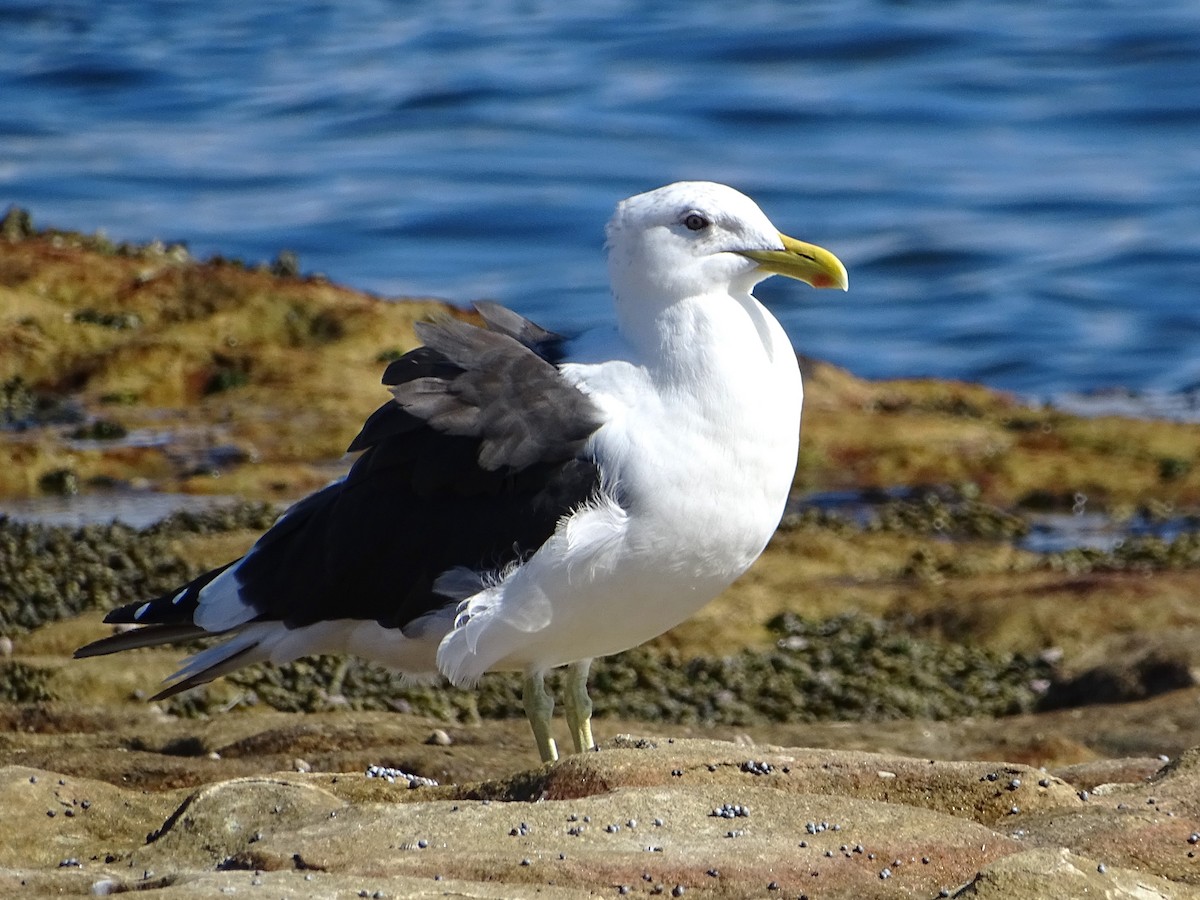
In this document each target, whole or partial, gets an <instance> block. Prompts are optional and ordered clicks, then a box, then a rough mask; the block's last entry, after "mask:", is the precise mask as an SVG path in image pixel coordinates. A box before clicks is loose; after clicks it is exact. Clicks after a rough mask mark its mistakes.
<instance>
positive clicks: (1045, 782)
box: [1038, 778, 1050, 787]
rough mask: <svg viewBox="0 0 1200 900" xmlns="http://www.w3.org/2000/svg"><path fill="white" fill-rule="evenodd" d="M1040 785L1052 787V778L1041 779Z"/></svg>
mask: <svg viewBox="0 0 1200 900" xmlns="http://www.w3.org/2000/svg"><path fill="white" fill-rule="evenodd" d="M1038 787H1050V779H1049V778H1042V779H1039V781H1038Z"/></svg>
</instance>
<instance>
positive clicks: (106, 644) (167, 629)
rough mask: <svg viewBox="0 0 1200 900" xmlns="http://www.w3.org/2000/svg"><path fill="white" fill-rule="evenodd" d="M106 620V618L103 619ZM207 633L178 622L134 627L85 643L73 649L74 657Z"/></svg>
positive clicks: (194, 626) (192, 637)
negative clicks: (175, 623)
mask: <svg viewBox="0 0 1200 900" xmlns="http://www.w3.org/2000/svg"><path fill="white" fill-rule="evenodd" d="M105 621H107V619H106V620H105ZM206 634H208V632H207V631H205V630H204V629H203V628H201V627H200V626H199V625H192V624H190V623H180V624H177V625H148V626H146V627H145V628H134V629H132V630H130V631H123V632H121V633H120V634H114V635H110V636H109V637H106V638H101V639H100V640H98V641H92V642H91V643H90V644H85V645H84V646H82V647H80V648H79V649H78V650H76V651H75V658H76V659H86V658H88V657H89V656H107V655H108V654H109V653H120V652H121V651H122V650H135V649H137V648H138V647H157V646H159V645H160V644H174V643H176V642H177V641H190V640H194V639H195V638H198V637H204V636H205V635H206Z"/></svg>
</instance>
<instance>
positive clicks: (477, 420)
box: [391, 305, 602, 471]
mask: <svg viewBox="0 0 1200 900" xmlns="http://www.w3.org/2000/svg"><path fill="white" fill-rule="evenodd" d="M487 310H488V311H487V316H486V317H485V321H487V322H488V323H489V324H491V323H492V322H493V321H495V322H497V326H496V327H501V328H503V329H504V332H497V331H488V330H485V329H482V328H477V327H475V326H473V325H468V324H466V323H464V322H458V321H453V320H449V321H443V322H437V323H420V324H418V325H417V326H416V327H417V335H418V336H419V337H420V338H421V340H423V341H424V342H425V345H426V346H427V347H429V348H431V349H432V350H434V351H436V352H437V353H440V354H441V355H442V356H444V357H445V358H446V359H447V360H449V361H450V362H451V363H453V364H454V365H455V366H457V367H458V368H459V369H461V370H462V372H461V374H458V375H456V376H455V377H452V378H437V377H424V378H414V379H412V380H411V381H405V382H402V383H400V384H397V385H394V386H393V387H392V389H391V390H392V395H393V396H394V397H395V398H396V403H397V404H399V406H400V407H401V408H402V409H404V410H405V412H407V413H409V414H410V415H413V416H415V417H417V418H419V419H421V420H423V421H425V422H427V423H428V424H429V425H430V426H431V427H433V428H435V429H436V430H438V431H441V432H443V433H445V434H453V435H460V436H463V437H471V438H475V439H476V440H478V441H479V464H480V466H482V467H483V468H484V469H486V470H488V471H497V470H500V469H503V468H508V469H513V470H521V469H524V468H527V467H528V466H531V465H533V464H535V463H538V462H546V461H551V460H564V459H569V458H572V457H573V456H575V455H576V454H577V453H578V452H579V450H580V448H581V447H582V445H583V443H584V442H585V441H586V440H587V438H588V437H589V436H590V435H591V434H592V432H594V431H595V430H596V429H597V428H598V427H599V426H600V424H601V422H602V419H601V417H600V412H599V410H598V409H597V408H596V406H595V404H593V403H592V401H591V400H590V399H588V397H587V396H586V395H585V394H583V393H582V392H581V391H580V390H579V389H578V388H576V387H575V386H574V385H572V384H570V383H569V382H567V381H566V380H565V379H564V378H563V377H562V375H561V373H560V372H559V371H558V368H557V367H556V366H555V365H553V364H552V363H550V362H549V361H547V360H546V359H544V358H543V357H542V356H540V355H539V354H538V352H537V349H536V347H537V345H538V343H539V342H540V341H543V340H547V339H549V338H548V337H547V336H551V337H552V335H551V333H550V332H548V331H545V330H544V329H541V328H539V327H538V326H536V325H534V324H533V323H531V322H526V320H525V319H522V318H521V317H520V316H518V315H517V314H516V313H512V312H510V311H509V310H505V309H504V308H503V307H500V306H495V305H490V306H488V308H487ZM500 311H503V313H504V315H501V312H500ZM521 322H526V324H527V325H528V327H527V328H522V327H521V326H520V324H519V323H521ZM507 332H513V333H516V334H520V335H521V338H520V339H519V338H518V337H515V336H513V334H510V333H507ZM525 339H527V340H529V341H530V342H531V344H532V345H531V344H527V343H525Z"/></svg>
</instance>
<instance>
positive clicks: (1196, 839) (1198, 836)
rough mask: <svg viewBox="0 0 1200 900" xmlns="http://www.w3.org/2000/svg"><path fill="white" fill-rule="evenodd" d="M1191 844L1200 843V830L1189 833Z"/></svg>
mask: <svg viewBox="0 0 1200 900" xmlns="http://www.w3.org/2000/svg"><path fill="white" fill-rule="evenodd" d="M1188 843H1189V844H1200V831H1193V832H1192V833H1191V834H1189V835H1188Z"/></svg>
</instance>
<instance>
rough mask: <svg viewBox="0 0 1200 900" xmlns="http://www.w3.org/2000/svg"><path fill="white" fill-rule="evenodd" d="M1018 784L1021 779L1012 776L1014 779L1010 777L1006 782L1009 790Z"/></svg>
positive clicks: (1013, 789)
mask: <svg viewBox="0 0 1200 900" xmlns="http://www.w3.org/2000/svg"><path fill="white" fill-rule="evenodd" d="M1020 786H1021V779H1020V778H1014V779H1012V780H1011V781H1010V782H1009V783H1008V789H1009V790H1010V791H1015V790H1016V789H1017V788H1019V787H1020Z"/></svg>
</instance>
